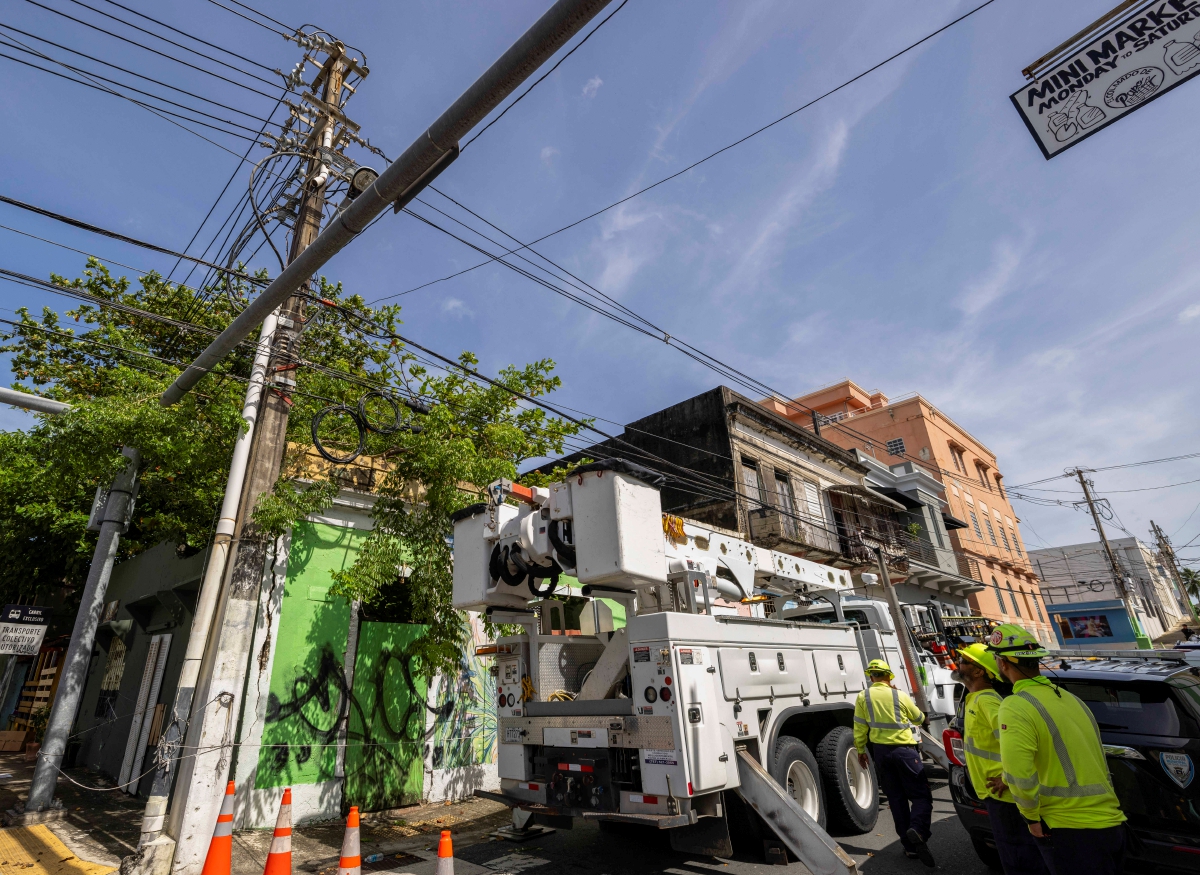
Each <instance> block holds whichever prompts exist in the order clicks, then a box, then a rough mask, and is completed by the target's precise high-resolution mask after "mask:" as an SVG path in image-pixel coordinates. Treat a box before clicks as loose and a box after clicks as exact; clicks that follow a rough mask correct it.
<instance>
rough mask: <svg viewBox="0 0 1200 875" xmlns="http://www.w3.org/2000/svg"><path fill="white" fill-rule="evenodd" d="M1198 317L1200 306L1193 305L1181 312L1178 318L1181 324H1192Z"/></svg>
mask: <svg viewBox="0 0 1200 875" xmlns="http://www.w3.org/2000/svg"><path fill="white" fill-rule="evenodd" d="M1197 316H1200V304H1192V306H1190V307H1188V308H1187V309H1185V310H1184V311H1183V312H1181V313H1180V314H1179V317H1178V318H1179V321H1180V322H1191V321H1192V320H1193V319H1195V318H1196V317H1197Z"/></svg>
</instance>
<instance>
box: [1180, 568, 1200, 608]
mask: <svg viewBox="0 0 1200 875" xmlns="http://www.w3.org/2000/svg"><path fill="white" fill-rule="evenodd" d="M1179 576H1180V577H1181V578H1183V589H1184V592H1185V593H1187V597H1188V598H1189V599H1191V600H1192V602H1193V603H1195V604H1200V571H1197V570H1196V569H1194V568H1180V569H1179Z"/></svg>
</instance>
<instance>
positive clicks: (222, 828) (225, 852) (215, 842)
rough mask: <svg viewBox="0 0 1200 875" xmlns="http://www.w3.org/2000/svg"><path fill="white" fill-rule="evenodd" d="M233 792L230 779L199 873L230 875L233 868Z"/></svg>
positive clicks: (205, 874)
mask: <svg viewBox="0 0 1200 875" xmlns="http://www.w3.org/2000/svg"><path fill="white" fill-rule="evenodd" d="M233 794H234V787H233V781H230V782H229V784H228V785H227V786H226V787H225V798H224V799H223V800H221V813H220V814H218V815H217V828H216V829H215V830H213V837H212V843H211V844H209V846H208V856H206V857H205V858H204V870H203V871H202V872H201V873H200V875H230V873H231V872H232V870H233Z"/></svg>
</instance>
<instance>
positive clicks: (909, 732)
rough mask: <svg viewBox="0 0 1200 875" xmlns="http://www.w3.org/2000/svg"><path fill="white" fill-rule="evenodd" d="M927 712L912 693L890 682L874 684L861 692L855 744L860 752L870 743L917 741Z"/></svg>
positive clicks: (857, 712) (855, 714)
mask: <svg viewBox="0 0 1200 875" xmlns="http://www.w3.org/2000/svg"><path fill="white" fill-rule="evenodd" d="M924 722H925V715H924V714H922V713H921V709H920V708H918V707H917V706H916V703H915V702H913V700H912V697H911V696H909V695H908V693H902V692H900V691H899V690H897V689H896V688H895V687H893V686H891V685H889V684H887V683H874V684H871V686H870V687H868V688H867V689H865V690H863V691H862V692H861V693H859V694H858V700H857V701H856V702H855V703H854V746H855V747H856V748H858V750H859V751H860V752H862V751H865V750H866V749H867V742H868V741H870V742H873V743H875V744H917V743H918V741H919V740H920V736H919V735H918V734H917V730H918V729H919V728H920V726H921V724H922V723H924Z"/></svg>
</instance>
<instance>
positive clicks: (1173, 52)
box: [1010, 0, 1200, 159]
mask: <svg viewBox="0 0 1200 875" xmlns="http://www.w3.org/2000/svg"><path fill="white" fill-rule="evenodd" d="M1136 5H1140V7H1141V8H1139V9H1137V11H1134V12H1130V11H1129V7H1131V6H1136ZM1114 19H1115V20H1116V21H1117V22H1118V23H1116V24H1114V25H1111V26H1110V27H1109V28H1108V29H1107V30H1105V31H1104V32H1103V33H1101V34H1100V35H1099V36H1097V37H1094V38H1092V39H1091V40H1090V41H1088V42H1085V43H1084V44H1083V45H1082V47H1079V48H1074V49H1072V48H1071V46H1072V44H1075V43H1077V41H1078V40H1080V39H1087V34H1088V31H1090V30H1092V29H1094V28H1095V27H1096V26H1097V25H1099V24H1101V23H1105V22H1107V21H1111V20H1114ZM1097 25H1092V27H1090V28H1088V29H1087V30H1085V31H1083V32H1081V33H1080V34H1076V36H1075V37H1072V38H1071V39H1070V40H1068V41H1067V43H1064V44H1063V45H1062V46H1060V47H1059V48H1058V49H1055V50H1054V51H1053V52H1051V53H1050V55H1048V56H1047V57H1048V58H1053V57H1054V56H1055V55H1057V54H1058V53H1059V52H1060V51H1063V50H1066V51H1067V54H1066V55H1064V56H1062V57H1060V58H1059V59H1058V60H1055V61H1053V63H1051V64H1049V65H1048V66H1046V67H1045V68H1044V69H1042V70H1041V71H1040V72H1039V73H1038V74H1037V76H1036V78H1034V80H1033V82H1032V83H1031V84H1029V85H1026V86H1024V87H1023V88H1021V89H1020V90H1019V91H1017V92H1016V93H1014V94H1013V95H1012V97H1011V98H1010V99H1011V100H1012V102H1013V106H1015V107H1016V108H1017V112H1019V113H1020V114H1021V118H1022V119H1024V121H1025V125H1026V127H1028V128H1029V133H1031V134H1032V135H1033V139H1034V140H1035V141H1036V142H1037V144H1038V147H1039V148H1040V149H1041V150H1042V154H1043V155H1045V156H1046V158H1047V159H1050V158H1053V157H1054V156H1055V155H1058V154H1060V153H1062V152H1064V151H1066V150H1067V149H1069V148H1071V147H1072V146H1074V145H1076V144H1078V143H1081V142H1083V141H1084V140H1086V139H1087V138H1088V137H1090V136H1091V135H1092V134H1094V133H1096V132H1097V131H1100V130H1103V129H1104V128H1106V127H1108V126H1109V125H1111V124H1112V123H1113V122H1115V121H1117V119H1120V118H1122V117H1124V116H1126V115H1128V114H1129V113H1131V112H1133V111H1134V110H1137V109H1140V108H1141V107H1143V106H1145V105H1146V104H1147V103H1149V102H1150V101H1152V100H1157V99H1158V98H1159V97H1161V96H1162V95H1164V94H1166V93H1167V92H1168V91H1170V90H1171V89H1172V88H1174V87H1175V86H1177V85H1182V84H1183V83H1184V82H1186V81H1187V80H1189V79H1191V78H1192V77H1193V76H1195V75H1196V74H1197V73H1200V0H1166V2H1154V3H1150V4H1145V3H1142V4H1135V3H1123V4H1122V5H1121V6H1119V7H1117V9H1115V10H1113V12H1110V13H1109V14H1108V15H1107V16H1105V18H1103V19H1101V21H1100V22H1097ZM1044 61H1045V59H1043V60H1042V61H1038V62H1035V63H1034V64H1033V65H1031V67H1030V68H1027V69H1026V71H1025V72H1026V74H1027V75H1029V74H1031V71H1032V70H1033V69H1035V68H1038V67H1040V66H1041V65H1042V64H1043V63H1044ZM1030 78H1033V76H1032V75H1031V76H1030ZM1180 111H1183V110H1182V108H1181V110H1180Z"/></svg>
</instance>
